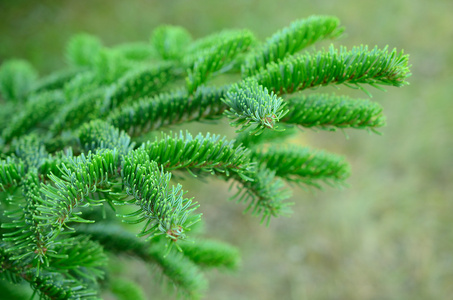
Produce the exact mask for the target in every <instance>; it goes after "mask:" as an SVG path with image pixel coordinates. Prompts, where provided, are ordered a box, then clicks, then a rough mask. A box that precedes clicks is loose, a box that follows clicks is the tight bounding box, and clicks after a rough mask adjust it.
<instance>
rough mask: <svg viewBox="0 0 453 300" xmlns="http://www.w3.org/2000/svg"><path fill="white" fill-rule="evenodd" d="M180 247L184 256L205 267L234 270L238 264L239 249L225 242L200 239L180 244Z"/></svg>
mask: <svg viewBox="0 0 453 300" xmlns="http://www.w3.org/2000/svg"><path fill="white" fill-rule="evenodd" d="M181 249H182V252H183V254H184V256H186V257H188V258H189V259H190V260H191V261H193V262H194V263H195V264H197V265H198V266H202V267H205V268H226V269H230V270H236V269H237V268H238V267H239V264H240V259H239V251H238V250H237V249H236V248H234V247H232V246H230V245H228V244H225V243H221V242H217V241H211V240H200V241H196V242H195V243H184V244H181Z"/></svg>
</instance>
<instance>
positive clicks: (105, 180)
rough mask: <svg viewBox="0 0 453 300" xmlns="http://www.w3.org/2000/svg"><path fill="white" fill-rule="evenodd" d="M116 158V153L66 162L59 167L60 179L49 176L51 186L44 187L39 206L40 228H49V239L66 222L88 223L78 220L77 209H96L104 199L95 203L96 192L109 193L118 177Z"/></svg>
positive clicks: (104, 152)
mask: <svg viewBox="0 0 453 300" xmlns="http://www.w3.org/2000/svg"><path fill="white" fill-rule="evenodd" d="M118 166H119V156H118V152H117V151H115V150H114V151H110V150H105V151H103V152H102V153H98V154H91V153H89V154H88V155H87V156H85V155H84V154H82V155H80V156H78V157H76V158H68V162H67V163H63V164H62V167H61V173H62V175H61V176H60V177H58V176H56V175H53V174H51V175H49V176H48V177H49V179H50V180H51V183H48V184H46V185H43V186H42V188H41V192H42V194H43V199H42V201H41V204H40V205H39V206H38V208H37V209H38V211H39V213H40V216H38V217H37V218H39V219H40V220H41V222H42V223H43V226H46V225H50V226H51V227H52V230H51V232H50V233H49V235H50V236H51V237H52V238H56V237H57V236H58V235H59V234H60V232H61V231H62V230H64V228H65V227H67V226H66V224H67V223H68V222H89V221H87V220H85V219H83V218H81V217H80V216H79V215H80V212H77V210H76V209H77V207H81V206H87V205H99V204H100V203H101V202H102V201H104V200H103V199H95V198H94V197H93V193H95V192H96V191H97V190H98V189H100V190H101V191H102V190H104V191H108V190H109V188H110V187H111V186H112V185H113V182H112V181H111V180H110V179H112V177H114V176H117V175H118Z"/></svg>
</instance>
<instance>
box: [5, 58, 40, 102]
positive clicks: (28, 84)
mask: <svg viewBox="0 0 453 300" xmlns="http://www.w3.org/2000/svg"><path fill="white" fill-rule="evenodd" d="M37 77H38V74H37V72H36V70H35V69H34V68H33V67H32V65H30V63H29V62H27V61H24V60H18V59H11V60H8V61H6V62H4V63H2V65H1V67H0V94H1V96H2V97H3V99H5V100H7V101H15V102H22V101H23V100H24V99H25V97H26V95H27V93H28V92H29V91H30V89H31V88H32V86H33V84H34V82H35V81H36V79H37Z"/></svg>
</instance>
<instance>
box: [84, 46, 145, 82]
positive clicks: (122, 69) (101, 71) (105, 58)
mask: <svg viewBox="0 0 453 300" xmlns="http://www.w3.org/2000/svg"><path fill="white" fill-rule="evenodd" d="M134 67H137V66H136V64H135V63H133V62H131V61H130V60H128V59H126V58H125V57H124V56H123V54H122V53H121V52H119V51H115V50H113V49H102V50H100V51H99V53H98V55H97V56H96V57H95V58H94V64H93V70H94V71H95V72H96V80H97V81H99V83H100V84H110V83H113V82H115V81H116V80H118V79H119V78H121V76H123V75H124V74H125V73H126V72H127V71H128V70H130V69H132V68H134Z"/></svg>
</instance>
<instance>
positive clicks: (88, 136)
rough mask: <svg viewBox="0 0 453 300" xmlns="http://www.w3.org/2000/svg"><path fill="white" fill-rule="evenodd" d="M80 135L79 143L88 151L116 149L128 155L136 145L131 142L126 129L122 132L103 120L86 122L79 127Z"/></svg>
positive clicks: (119, 152) (121, 153)
mask: <svg viewBox="0 0 453 300" xmlns="http://www.w3.org/2000/svg"><path fill="white" fill-rule="evenodd" d="M78 136H79V143H80V144H81V146H82V147H83V148H84V149H85V151H87V152H88V151H92V152H96V151H103V150H105V149H110V150H114V149H116V150H117V151H118V154H119V155H126V154H127V153H129V152H130V151H132V149H133V147H134V143H131V138H130V137H129V136H128V135H127V134H126V133H125V132H124V131H121V132H120V131H119V130H118V129H116V128H115V127H113V126H112V125H110V124H108V123H106V122H104V121H101V120H95V121H91V122H90V123H85V124H84V125H83V126H81V128H80V129H79V134H78Z"/></svg>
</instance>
